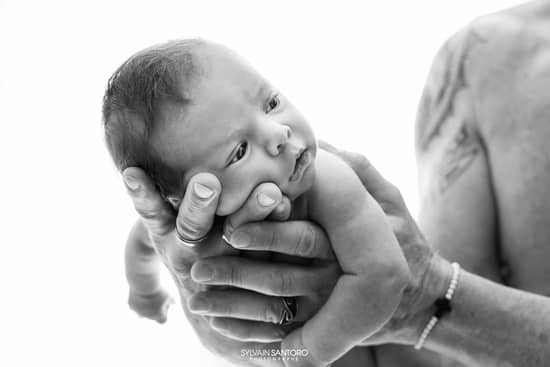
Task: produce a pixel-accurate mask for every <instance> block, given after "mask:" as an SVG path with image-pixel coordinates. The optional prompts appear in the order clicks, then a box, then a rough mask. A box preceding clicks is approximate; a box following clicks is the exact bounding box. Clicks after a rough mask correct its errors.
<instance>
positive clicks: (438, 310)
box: [414, 262, 460, 350]
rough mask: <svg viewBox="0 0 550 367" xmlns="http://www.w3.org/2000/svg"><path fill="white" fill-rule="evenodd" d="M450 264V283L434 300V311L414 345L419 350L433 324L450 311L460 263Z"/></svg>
mask: <svg viewBox="0 0 550 367" xmlns="http://www.w3.org/2000/svg"><path fill="white" fill-rule="evenodd" d="M451 266H452V267H453V275H452V277H451V283H450V284H449V288H448V289H447V293H445V297H443V298H439V299H438V300H437V301H435V312H434V315H433V316H432V318H431V319H430V321H428V324H427V325H426V327H425V328H424V330H423V331H422V333H421V334H420V338H418V342H417V343H416V345H415V346H414V349H416V350H419V349H422V346H423V345H424V342H425V341H426V338H427V337H428V335H429V334H430V333H431V331H432V330H433V328H434V327H435V324H437V322H438V321H439V319H440V318H441V317H443V315H445V314H447V313H449V312H451V310H452V307H451V299H452V298H453V294H454V292H455V289H456V286H457V285H458V275H459V273H460V265H458V263H456V262H455V263H452V264H451Z"/></svg>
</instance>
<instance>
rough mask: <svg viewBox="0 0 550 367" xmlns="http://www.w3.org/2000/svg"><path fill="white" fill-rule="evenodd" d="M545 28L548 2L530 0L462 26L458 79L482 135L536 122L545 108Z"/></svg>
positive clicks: (549, 93)
mask: <svg viewBox="0 0 550 367" xmlns="http://www.w3.org/2000/svg"><path fill="white" fill-rule="evenodd" d="M549 27H550V3H549V2H540V1H535V2H531V3H527V4H525V5H521V6H518V7H515V8H511V9H508V10H505V11H502V12H498V13H495V14H490V15H487V16H483V17H480V18H478V19H476V20H475V21H474V22H472V23H471V24H470V26H469V27H468V28H467V32H466V33H467V36H466V39H467V41H466V43H467V44H468V46H467V47H466V48H467V50H468V51H467V55H466V56H465V60H464V73H465V76H464V78H465V80H466V83H468V84H469V85H470V86H471V90H472V97H473V101H474V105H475V112H476V117H477V118H476V120H477V123H478V128H479V130H480V131H481V132H482V135H484V136H485V137H486V138H488V139H490V138H494V137H497V138H498V137H500V136H501V135H502V134H513V133H515V132H514V130H516V129H518V128H522V127H523V126H524V125H525V124H528V123H530V122H533V123H537V120H539V119H540V118H539V115H540V113H541V111H542V110H541V109H546V108H547V106H548V102H549V101H550V90H549V89H548V85H549V84H548V83H549V82H550V33H549V32H548V29H550V28H549ZM545 29H546V32H545V31H544V30H545Z"/></svg>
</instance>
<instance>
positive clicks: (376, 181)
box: [319, 141, 406, 211]
mask: <svg viewBox="0 0 550 367" xmlns="http://www.w3.org/2000/svg"><path fill="white" fill-rule="evenodd" d="M319 147H320V148H321V149H323V150H326V151H328V152H330V153H333V154H335V155H337V156H339V157H340V158H342V159H343V160H344V161H345V162H346V163H347V164H348V165H349V166H350V167H351V168H352V169H353V170H354V171H355V174H356V175H357V176H358V177H359V179H360V180H361V183H362V184H363V186H364V187H365V188H366V189H367V191H368V192H369V193H370V194H371V195H372V196H373V197H374V199H375V200H376V201H377V202H378V203H379V204H381V205H382V207H383V208H384V211H387V210H389V211H396V210H398V211H403V210H406V207H405V202H404V200H403V197H402V196H401V192H400V191H399V189H397V187H395V186H394V185H393V184H392V183H391V182H389V181H388V180H386V179H385V178H384V177H383V176H382V175H381V174H380V173H379V172H378V171H377V170H376V168H375V167H374V166H373V165H372V164H371V163H370V161H369V160H368V159H367V158H365V156H363V155H361V154H358V153H353V152H348V151H345V150H342V149H338V148H335V147H333V146H332V145H330V144H329V143H327V142H324V141H321V142H319Z"/></svg>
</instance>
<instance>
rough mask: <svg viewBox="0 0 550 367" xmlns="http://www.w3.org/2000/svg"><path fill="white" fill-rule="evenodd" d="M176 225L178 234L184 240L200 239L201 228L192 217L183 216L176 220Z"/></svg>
mask: <svg viewBox="0 0 550 367" xmlns="http://www.w3.org/2000/svg"><path fill="white" fill-rule="evenodd" d="M176 225H177V228H178V232H179V234H181V235H182V236H184V237H185V238H189V239H196V238H201V237H202V226H201V224H200V223H199V222H198V221H197V220H195V219H193V217H192V216H188V215H184V216H182V217H181V218H178V221H177V223H176Z"/></svg>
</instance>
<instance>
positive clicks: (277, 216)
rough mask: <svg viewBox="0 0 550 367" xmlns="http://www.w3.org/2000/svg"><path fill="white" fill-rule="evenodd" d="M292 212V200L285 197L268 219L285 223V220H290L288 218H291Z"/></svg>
mask: <svg viewBox="0 0 550 367" xmlns="http://www.w3.org/2000/svg"><path fill="white" fill-rule="evenodd" d="M291 210H292V204H291V203H290V199H289V198H288V197H286V196H284V195H283V199H282V200H281V202H280V203H279V205H277V206H276V207H275V209H273V211H272V212H271V214H269V216H268V217H267V219H268V220H276V221H280V222H283V221H285V220H288V218H289V217H290V211H291Z"/></svg>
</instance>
